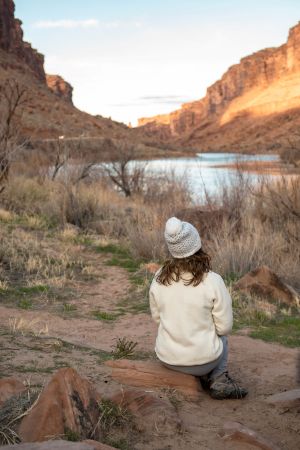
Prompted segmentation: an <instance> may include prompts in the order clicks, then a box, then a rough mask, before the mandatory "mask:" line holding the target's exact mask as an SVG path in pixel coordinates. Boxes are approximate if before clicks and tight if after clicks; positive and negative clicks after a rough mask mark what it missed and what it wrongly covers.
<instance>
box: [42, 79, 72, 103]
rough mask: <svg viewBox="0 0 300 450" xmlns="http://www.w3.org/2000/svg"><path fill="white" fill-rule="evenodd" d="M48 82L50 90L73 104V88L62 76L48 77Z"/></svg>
mask: <svg viewBox="0 0 300 450" xmlns="http://www.w3.org/2000/svg"><path fill="white" fill-rule="evenodd" d="M46 81H47V85H48V88H49V89H50V90H51V91H52V92H53V93H54V94H55V95H57V96H58V97H60V98H62V99H63V100H65V101H67V102H68V103H71V104H72V105H73V102H72V92H73V87H72V86H71V85H70V83H68V82H67V81H65V80H64V79H63V78H62V77H61V76H59V75H48V74H47V75H46Z"/></svg>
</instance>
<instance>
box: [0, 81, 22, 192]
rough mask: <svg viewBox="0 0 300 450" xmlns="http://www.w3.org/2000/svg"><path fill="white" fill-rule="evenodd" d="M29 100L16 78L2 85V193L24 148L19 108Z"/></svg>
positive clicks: (0, 172)
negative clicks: (17, 155)
mask: <svg viewBox="0 0 300 450" xmlns="http://www.w3.org/2000/svg"><path fill="white" fill-rule="evenodd" d="M27 101H28V93H27V88H26V87H25V86H23V85H21V84H19V83H18V82H17V81H16V80H14V79H12V80H7V81H6V82H5V83H4V84H3V85H1V86H0V103H1V120H0V185H2V186H1V187H0V193H1V192H3V190H4V189H5V185H4V183H5V182H6V181H7V179H8V176H9V171H10V167H11V163H12V161H13V157H14V155H16V153H17V152H18V151H19V150H20V148H22V145H20V142H19V123H18V122H17V120H16V119H17V118H18V117H17V116H18V112H19V109H20V107H21V106H22V105H24V104H25V103H26V102H27Z"/></svg>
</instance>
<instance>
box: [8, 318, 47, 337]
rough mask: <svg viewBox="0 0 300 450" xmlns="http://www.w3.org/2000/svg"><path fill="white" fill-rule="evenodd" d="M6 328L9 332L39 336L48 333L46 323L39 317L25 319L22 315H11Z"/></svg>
mask: <svg viewBox="0 0 300 450" xmlns="http://www.w3.org/2000/svg"><path fill="white" fill-rule="evenodd" d="M8 328H9V331H10V333H11V334H13V335H18V334H21V335H22V336H24V335H33V336H41V335H46V336H47V335H48V331H49V329H48V324H47V323H44V322H41V321H40V319H38V318H36V319H32V320H27V319H25V318H23V317H20V318H16V317H11V318H10V319H9V322H8Z"/></svg>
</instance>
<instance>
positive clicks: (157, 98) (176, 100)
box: [110, 95, 192, 107]
mask: <svg viewBox="0 0 300 450" xmlns="http://www.w3.org/2000/svg"><path fill="white" fill-rule="evenodd" d="M191 100H192V99H191V98H187V97H185V96H182V95H145V96H143V97H139V98H138V99H136V100H132V101H130V102H124V103H113V104H110V106H118V107H128V106H142V105H148V106H149V105H153V104H155V105H158V104H160V105H177V106H179V105H181V104H182V103H187V102H190V101H191Z"/></svg>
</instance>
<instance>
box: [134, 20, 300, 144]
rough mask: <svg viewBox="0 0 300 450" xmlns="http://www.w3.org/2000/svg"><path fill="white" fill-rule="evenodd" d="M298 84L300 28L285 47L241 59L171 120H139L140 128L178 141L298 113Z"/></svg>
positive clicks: (167, 116)
mask: <svg viewBox="0 0 300 450" xmlns="http://www.w3.org/2000/svg"><path fill="white" fill-rule="evenodd" d="M299 82H300V22H299V23H298V24H297V25H296V26H294V27H293V28H291V29H290V32H289V36H288V40H287V43H286V44H283V45H281V46H280V47H276V48H267V49H265V50H261V51H259V52H256V53H254V54H252V55H250V56H247V57H245V58H243V59H241V61H240V63H239V64H236V65H233V66H232V67H230V68H229V69H228V71H227V72H226V73H225V74H224V75H223V76H222V78H221V79H220V80H218V81H217V82H216V83H214V84H213V85H212V86H210V87H209V88H208V89H207V93H206V96H205V97H204V98H202V99H201V100H198V101H195V102H191V103H187V104H184V105H182V107H181V109H179V110H177V111H174V112H172V113H170V114H165V115H160V116H155V117H150V118H142V119H140V120H139V122H138V124H139V126H144V125H145V127H144V128H145V130H146V131H148V133H149V135H151V134H153V136H155V135H156V136H159V137H160V138H161V139H171V138H172V137H173V138H174V137H175V138H180V137H181V136H183V135H184V134H187V133H191V132H194V131H195V130H197V133H198V134H199V135H200V134H201V133H200V128H201V127H202V128H205V127H207V126H208V124H212V123H214V124H217V123H218V125H222V124H224V123H225V122H226V123H227V122H229V121H230V120H232V119H234V118H236V117H238V116H239V115H241V114H244V113H255V114H256V115H257V114H258V113H260V114H264V115H266V114H274V113H276V112H282V111H283V110H287V109H289V108H294V107H300V96H299V94H300V92H298V91H299V88H298V87H299ZM210 133H211V134H213V130H211V129H210ZM193 134H194V135H195V133H193ZM204 135H205V133H203V132H202V134H201V136H204Z"/></svg>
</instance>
